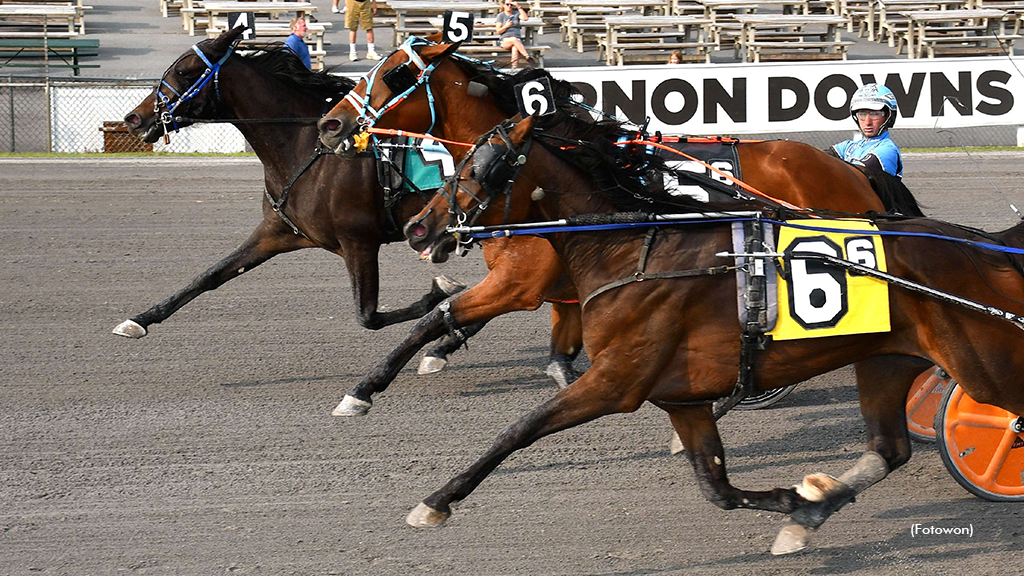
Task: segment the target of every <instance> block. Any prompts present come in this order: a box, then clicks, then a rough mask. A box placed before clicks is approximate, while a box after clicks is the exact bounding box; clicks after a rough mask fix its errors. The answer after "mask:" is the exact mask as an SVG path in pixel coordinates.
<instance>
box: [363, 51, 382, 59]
mask: <svg viewBox="0 0 1024 576" xmlns="http://www.w3.org/2000/svg"><path fill="white" fill-rule="evenodd" d="M366 59H367V60H380V54H377V53H376V52H367V53H366Z"/></svg>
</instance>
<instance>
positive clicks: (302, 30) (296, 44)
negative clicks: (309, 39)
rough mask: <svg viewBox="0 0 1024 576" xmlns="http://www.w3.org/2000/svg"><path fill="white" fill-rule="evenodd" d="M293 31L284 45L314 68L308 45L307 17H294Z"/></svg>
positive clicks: (310, 67)
mask: <svg viewBox="0 0 1024 576" xmlns="http://www.w3.org/2000/svg"><path fill="white" fill-rule="evenodd" d="M291 29H292V33H291V35H290V36H288V39H287V40H285V41H284V45H285V46H287V47H288V49H289V50H291V51H292V52H294V53H295V55H296V56H298V57H299V60H302V63H303V64H305V66H306V68H309V69H312V63H311V62H310V60H309V48H307V47H306V40H305V38H306V19H305V18H292V21H291Z"/></svg>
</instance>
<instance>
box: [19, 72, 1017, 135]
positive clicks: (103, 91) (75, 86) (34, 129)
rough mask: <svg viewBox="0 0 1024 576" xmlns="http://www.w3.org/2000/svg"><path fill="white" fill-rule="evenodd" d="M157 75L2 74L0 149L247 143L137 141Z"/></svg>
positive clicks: (939, 131)
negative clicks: (137, 117)
mask: <svg viewBox="0 0 1024 576" xmlns="http://www.w3.org/2000/svg"><path fill="white" fill-rule="evenodd" d="M156 83H157V81H156V80H77V79H66V78H61V79H59V80H58V79H52V78H51V79H47V78H45V77H17V76H0V152H8V153H14V152H21V153H24V152H63V153H84V152H108V153H114V152H144V151H145V152H148V151H154V152H171V153H186V152H217V153H232V152H246V151H251V149H250V148H248V145H247V144H246V142H245V139H244V138H243V137H242V134H241V133H240V132H239V131H238V130H237V129H236V128H235V127H234V126H231V125H230V124H199V125H194V126H190V127H188V128H186V129H184V130H182V131H180V132H179V133H177V134H174V135H173V137H172V138H171V139H170V143H169V144H164V143H163V141H162V140H161V141H158V142H156V143H155V144H149V145H147V144H143V143H142V142H140V141H139V140H138V139H136V138H134V137H133V136H131V135H130V134H128V128H127V126H126V125H125V124H124V122H122V121H121V119H122V118H123V117H124V116H125V115H126V114H127V113H128V112H130V111H132V110H133V109H134V108H135V107H136V106H138V105H139V104H140V103H141V102H142V101H143V100H144V99H145V98H146V97H147V96H148V95H149V94H150V93H151V92H152V90H153V86H155V85H156ZM853 134H854V124H853V122H852V121H851V122H850V130H849V131H848V132H801V133H792V132H791V133H786V134H757V135H745V136H744V138H765V139H772V138H776V139H777V138H786V139H789V140H797V141H801V142H806V143H808V144H811V145H812V146H815V147H817V148H822V149H824V148H827V147H828V146H830V145H832V144H835V143H836V142H839V141H841V140H845V139H847V138H851V137H852V136H853ZM893 136H894V138H895V139H896V141H897V142H898V143H899V145H900V147H901V148H904V149H906V148H936V147H960V146H1016V145H1018V137H1019V136H1018V129H1017V126H1012V125H1007V126H985V127H977V128H956V129H944V128H940V127H938V126H936V128H935V129H931V130H925V129H915V130H910V129H904V130H901V129H900V128H899V126H898V125H897V126H896V128H895V129H894V130H893Z"/></svg>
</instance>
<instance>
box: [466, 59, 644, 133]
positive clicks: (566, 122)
mask: <svg viewBox="0 0 1024 576" xmlns="http://www.w3.org/2000/svg"><path fill="white" fill-rule="evenodd" d="M451 60H452V62H454V63H455V64H456V65H458V66H459V67H460V68H461V69H462V71H463V72H464V73H465V74H466V75H467V76H469V79H470V80H471V81H474V82H478V83H480V84H483V85H484V86H486V87H487V89H488V91H489V92H490V93H491V96H492V97H493V98H494V101H495V103H496V104H497V105H498V108H500V109H501V111H502V112H503V113H504V114H505V115H506V116H508V117H509V118H511V117H513V116H515V115H516V114H519V104H518V103H517V102H516V93H515V90H514V88H515V86H516V85H517V84H522V83H523V82H528V81H530V80H537V79H539V78H547V79H548V81H549V82H551V90H552V92H553V93H554V98H555V112H554V114H549V115H547V116H541V117H539V118H538V119H537V124H536V126H537V128H539V129H540V130H543V131H545V132H547V133H548V134H552V135H554V136H560V137H563V138H571V139H573V140H593V139H598V138H604V139H615V138H617V137H618V136H620V135H621V134H623V133H624V129H623V128H622V125H621V124H620V123H617V122H611V121H608V120H594V119H593V117H592V116H591V115H590V112H588V111H587V110H585V109H583V108H581V107H580V106H577V105H576V104H574V103H573V102H574V101H576V99H577V98H579V90H577V89H576V88H575V87H574V86H573V85H572V84H571V83H570V82H568V81H566V80H560V79H558V78H555V77H553V76H552V75H551V73H550V72H548V71H547V70H545V69H543V68H523V69H521V70H518V71H517V72H515V73H513V74H508V73H506V72H502V71H501V70H498V69H496V68H494V67H493V66H491V65H489V64H487V63H484V62H480V61H476V60H467V59H464V58H459V57H458V56H456V57H453V58H451Z"/></svg>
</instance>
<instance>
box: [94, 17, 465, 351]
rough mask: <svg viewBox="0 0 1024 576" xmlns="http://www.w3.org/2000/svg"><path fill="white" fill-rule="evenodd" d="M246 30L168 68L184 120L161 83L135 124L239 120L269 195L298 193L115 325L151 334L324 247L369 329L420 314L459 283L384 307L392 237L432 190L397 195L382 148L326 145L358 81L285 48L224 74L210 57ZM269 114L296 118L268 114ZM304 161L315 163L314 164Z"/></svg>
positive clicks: (226, 68) (135, 129) (131, 122)
mask: <svg viewBox="0 0 1024 576" xmlns="http://www.w3.org/2000/svg"><path fill="white" fill-rule="evenodd" d="M241 31H242V30H241V29H235V30H234V31H230V32H225V33H224V34H222V35H221V36H220V37H218V38H216V39H213V40H206V41H203V42H201V43H199V44H197V45H196V49H195V50H189V51H188V52H186V53H185V54H183V55H182V56H181V57H179V58H178V59H177V60H176V61H175V62H174V64H172V65H171V67H170V68H169V69H168V70H167V72H166V73H165V74H164V76H163V78H162V80H161V82H162V83H161V84H160V85H158V88H157V90H158V91H160V92H162V93H163V94H164V96H166V97H167V98H168V101H169V103H170V106H172V107H173V108H174V114H173V116H180V117H182V118H181V119H180V120H178V121H177V122H175V123H174V124H173V125H171V126H168V125H165V124H164V123H162V122H161V113H167V104H165V103H164V102H163V101H162V100H161V99H159V98H158V94H157V91H154V93H153V94H152V95H150V96H149V97H147V98H146V99H145V100H143V102H142V103H141V104H139V106H138V107H136V108H135V110H133V111H132V112H131V113H129V114H128V115H127V116H126V117H125V122H127V123H128V126H129V130H130V131H131V133H132V134H134V135H136V136H138V137H139V138H141V139H143V140H145V141H147V142H155V141H156V140H157V139H159V138H160V137H161V136H163V135H164V133H165V131H167V130H168V129H170V128H171V127H172V126H177V127H184V126H187V125H189V124H191V123H192V120H191V119H207V120H216V119H223V120H226V121H233V122H234V123H235V126H236V127H237V128H238V129H239V130H240V131H241V132H242V134H243V135H244V136H245V138H246V140H247V141H248V142H249V143H250V145H251V146H252V148H253V150H254V151H255V152H256V155H257V156H258V157H259V159H260V161H262V163H263V166H264V177H265V182H266V190H267V195H269V197H272V198H273V199H274V200H275V202H278V203H280V202H282V194H283V191H284V190H285V189H286V188H287V189H289V192H288V194H287V198H285V199H283V204H282V205H280V206H279V209H280V212H277V211H275V210H274V207H273V206H272V205H271V201H270V198H269V197H266V196H265V197H264V199H263V221H262V222H260V223H259V225H258V226H256V229H255V230H254V231H253V232H252V234H251V235H250V236H249V238H248V239H247V240H246V241H245V242H244V243H243V244H242V245H241V246H239V247H238V248H236V249H235V251H234V252H232V253H231V254H230V255H228V256H227V257H226V258H224V259H223V260H221V261H220V262H218V263H216V264H215V265H213V266H212V267H211V268H210V269H208V270H207V271H205V272H203V273H202V274H200V275H199V276H198V277H196V278H195V279H194V280H193V281H192V282H191V283H190V284H189V285H188V286H186V287H185V288H183V289H181V290H179V291H178V292H177V293H175V294H174V295H172V296H171V297H169V298H167V299H166V300H164V301H163V302H160V303H159V304H156V305H154V306H153V307H152V308H150V309H149V310H147V311H145V312H143V313H142V314H139V315H137V316H134V317H132V318H131V319H130V320H126V321H125V322H124V323H122V324H121V325H119V326H118V327H117V328H115V329H114V333H115V334H120V335H123V336H129V337H133V338H141V337H143V336H145V335H146V333H147V330H148V327H149V326H150V325H152V324H156V323H158V322H162V321H163V320H166V319H167V318H168V317H169V316H171V315H172V314H174V312H176V311H177V310H178V309H179V308H181V307H182V306H184V305H185V304H187V303H188V302H190V301H191V300H192V299H193V298H195V297H196V296H198V295H200V294H202V293H203V292H206V291H208V290H214V289H216V288H217V287H219V286H220V285H222V284H224V283H225V282H227V281H228V280H231V279H232V278H235V277H237V276H239V275H240V274H242V273H243V272H251V271H252V270H253V269H254V268H256V267H257V266H259V265H260V264H262V263H263V262H266V261H267V260H268V259H270V258H271V257H273V256H275V255H277V254H281V253H284V252H289V251H292V250H298V249H300V248H313V247H318V248H323V249H324V250H328V251H330V252H333V253H335V254H337V255H339V256H341V257H342V258H343V259H344V260H345V264H346V265H347V267H348V272H349V276H350V278H351V280H352V292H353V296H354V297H355V301H356V306H357V308H358V319H359V323H360V324H361V325H363V326H365V327H366V328H370V329H378V328H382V327H384V326H388V325H390V324H394V323H397V322H404V321H406V320H411V319H414V318H419V317H420V316H422V315H423V314H425V313H426V312H427V311H429V310H430V309H432V308H433V307H434V306H435V305H436V304H437V303H438V302H440V301H441V300H442V299H444V298H445V297H447V296H448V295H450V294H452V293H454V292H455V291H457V289H458V286H457V285H456V284H454V283H452V282H451V281H448V280H446V279H444V278H437V279H435V280H434V285H433V287H432V290H431V291H430V293H429V294H427V295H425V296H424V297H423V298H422V299H421V300H420V301H419V302H417V303H415V304H413V305H412V306H409V307H407V308H403V309H400V310H393V311H388V312H380V311H378V310H377V298H378V291H379V268H378V262H377V256H378V252H379V250H380V246H381V245H382V244H384V243H386V242H393V241H396V240H399V239H401V238H402V237H403V236H402V233H401V230H400V227H401V224H402V223H404V222H405V220H407V219H408V217H409V216H410V215H411V214H414V213H416V211H418V210H419V209H420V208H422V207H423V205H424V203H425V202H426V198H423V197H422V196H421V195H418V194H404V195H400V196H398V195H396V196H395V197H393V198H390V199H387V198H385V192H384V190H383V188H381V186H380V184H379V183H378V177H377V169H376V164H375V160H374V158H373V157H372V155H369V154H365V155H360V156H358V157H355V158H341V157H339V156H337V155H334V154H329V153H327V154H321V153H320V152H319V151H318V148H319V147H318V144H319V143H318V140H317V138H318V134H317V130H316V126H315V119H317V118H319V117H320V115H321V114H322V113H323V111H324V109H325V108H326V104H325V101H326V100H327V99H331V98H333V99H337V98H338V97H339V96H340V95H344V94H345V93H346V92H347V91H348V90H350V89H351V88H352V86H353V84H354V83H353V82H352V81H351V80H349V79H347V78H342V77H338V76H333V75H330V74H326V73H313V72H310V71H308V70H306V69H305V67H303V66H302V64H301V62H300V61H299V60H298V58H296V57H295V56H294V54H292V53H291V52H290V51H289V50H288V49H286V48H282V47H267V48H266V49H265V50H261V51H259V52H256V53H254V54H249V55H242V54H230V55H229V56H228V57H227V59H226V60H224V61H223V63H222V64H221V65H220V66H219V71H217V72H215V73H214V72H213V71H212V70H211V66H210V64H211V63H214V62H217V61H218V60H219V59H221V58H222V57H224V55H225V54H228V51H229V50H230V49H231V45H232V42H234V40H235V39H236V37H237V36H238V35H239V34H240V33H241ZM199 52H201V53H202V55H203V56H202V57H200V54H199ZM204 74H205V75H206V76H207V77H209V76H213V77H212V78H210V80H211V81H208V82H207V83H206V84H205V85H202V86H201V87H199V88H198V89H196V90H194V91H193V93H192V95H191V96H188V97H187V98H184V99H183V98H182V97H184V96H186V95H187V94H189V88H190V87H196V86H198V84H197V79H199V78H203V77H204ZM179 101H180V104H179V103H178V102H179ZM267 118H273V119H281V120H284V121H278V122H260V121H258V120H259V119H267ZM292 118H294V119H295V120H293V121H292V120H288V119H292ZM165 119H166V118H165ZM247 120H257V121H255V122H247ZM304 166H308V169H305V170H303V167H304ZM387 204H393V205H387ZM396 223H397V225H396ZM293 226H294V228H293Z"/></svg>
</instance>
